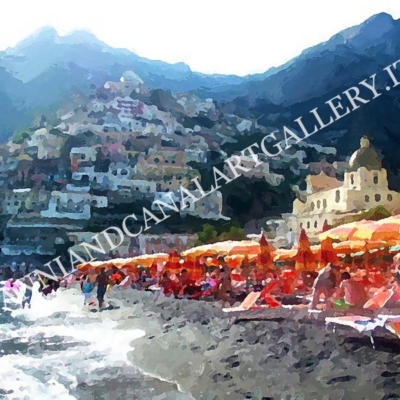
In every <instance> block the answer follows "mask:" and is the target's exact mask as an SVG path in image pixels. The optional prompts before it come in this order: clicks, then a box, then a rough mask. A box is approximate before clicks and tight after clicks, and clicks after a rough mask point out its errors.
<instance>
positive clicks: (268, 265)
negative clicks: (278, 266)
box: [257, 235, 275, 272]
mask: <svg viewBox="0 0 400 400" xmlns="http://www.w3.org/2000/svg"><path fill="white" fill-rule="evenodd" d="M257 266H258V267H259V268H260V269H262V270H263V271H264V272H268V271H273V270H274V269H275V266H274V263H273V256H272V248H271V246H270V245H269V244H268V242H267V239H266V238H265V236H264V235H261V239H260V254H259V255H258V257H257Z"/></svg>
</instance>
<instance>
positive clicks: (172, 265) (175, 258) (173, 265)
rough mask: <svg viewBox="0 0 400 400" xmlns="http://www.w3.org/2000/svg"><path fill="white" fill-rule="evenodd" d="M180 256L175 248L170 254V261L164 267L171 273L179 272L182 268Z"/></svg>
mask: <svg viewBox="0 0 400 400" xmlns="http://www.w3.org/2000/svg"><path fill="white" fill-rule="evenodd" d="M179 261H180V257H179V254H178V252H177V251H176V250H175V251H174V252H173V253H170V254H169V257H168V261H167V263H166V264H165V267H164V269H165V270H167V271H168V272H169V273H170V274H175V275H177V274H179V272H181V269H182V265H181V264H180V263H179Z"/></svg>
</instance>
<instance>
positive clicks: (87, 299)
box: [82, 277, 94, 305]
mask: <svg viewBox="0 0 400 400" xmlns="http://www.w3.org/2000/svg"><path fill="white" fill-rule="evenodd" d="M93 288H94V283H92V282H91V281H90V278H89V277H87V278H86V281H85V282H84V283H83V286H82V292H83V297H84V301H83V305H86V304H87V305H90V304H91V303H92V302H91V297H92V291H93Z"/></svg>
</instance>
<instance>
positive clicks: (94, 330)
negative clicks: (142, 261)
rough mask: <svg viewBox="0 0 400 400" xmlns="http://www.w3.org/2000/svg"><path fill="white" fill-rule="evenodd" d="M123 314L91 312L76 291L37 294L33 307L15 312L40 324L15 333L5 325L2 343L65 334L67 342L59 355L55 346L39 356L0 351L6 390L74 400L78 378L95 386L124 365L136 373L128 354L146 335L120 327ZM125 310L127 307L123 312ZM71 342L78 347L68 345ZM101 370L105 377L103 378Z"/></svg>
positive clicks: (21, 395) (1, 328)
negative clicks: (47, 296) (100, 373)
mask: <svg viewBox="0 0 400 400" xmlns="http://www.w3.org/2000/svg"><path fill="white" fill-rule="evenodd" d="M119 311H120V310H115V311H105V312H102V313H91V312H89V310H88V309H85V307H84V306H83V295H82V293H81V292H80V291H79V290H77V289H68V290H58V291H57V293H56V297H55V298H54V299H52V300H48V299H46V298H44V297H43V296H42V295H41V294H40V293H38V292H37V293H33V295H32V308H31V309H19V310H16V311H13V312H12V315H13V316H14V317H15V318H17V319H28V320H30V321H35V324H34V325H29V326H23V327H21V328H19V329H10V328H11V326H10V324H7V325H0V337H1V339H2V340H4V339H8V340H16V339H18V340H19V341H20V342H22V343H35V342H38V341H39V340H43V341H45V342H47V339H48V338H51V337H54V336H60V337H62V338H64V341H63V342H62V343H60V346H63V348H62V349H61V350H55V351H54V350H51V348H50V350H44V351H43V353H40V354H39V355H30V354H20V353H16V354H8V355H2V354H1V353H0V356H1V357H0V380H1V382H2V385H1V386H2V389H3V390H7V391H8V390H13V391H14V393H13V394H9V395H7V396H8V397H7V398H8V399H18V400H19V399H39V398H40V399H43V400H47V399H49V400H54V399H55V398H56V399H61V400H70V399H73V398H74V397H72V396H71V395H70V394H69V391H70V390H72V389H74V388H76V387H77V385H78V383H79V382H78V380H80V381H84V382H85V383H87V384H92V383H95V382H97V381H99V380H101V379H103V378H104V373H105V372H104V371H107V370H109V369H110V367H113V366H114V367H123V369H124V375H127V374H129V373H132V374H134V373H136V368H135V367H134V366H133V365H132V364H131V363H130V362H129V360H128V353H129V352H130V351H132V350H133V348H132V346H131V342H132V341H133V340H134V339H137V338H139V337H142V336H144V335H145V332H144V331H143V330H140V329H130V330H122V329H118V328H117V325H118V323H119V321H118V315H120V314H118V312H119ZM125 311H127V309H126V308H124V309H122V311H121V312H125ZM60 312H61V313H62V314H59V313H60ZM41 338H42V339H41ZM71 342H73V343H74V346H68V343H71ZM76 342H78V344H76ZM57 345H58V344H57V343H55V344H54V346H57ZM98 371H102V374H103V375H102V376H99V374H98ZM110 373H111V372H110Z"/></svg>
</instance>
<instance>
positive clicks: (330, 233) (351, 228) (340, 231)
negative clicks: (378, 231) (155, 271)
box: [319, 221, 372, 242]
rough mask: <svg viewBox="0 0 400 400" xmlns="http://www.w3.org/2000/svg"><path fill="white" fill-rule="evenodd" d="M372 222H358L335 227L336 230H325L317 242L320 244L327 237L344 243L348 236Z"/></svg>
mask: <svg viewBox="0 0 400 400" xmlns="http://www.w3.org/2000/svg"><path fill="white" fill-rule="evenodd" d="M371 222H372V221H358V222H351V223H349V224H344V225H340V226H337V227H336V228H332V229H329V230H327V231H326V232H322V233H321V234H320V235H319V240H320V241H321V242H322V241H323V240H325V239H326V238H327V237H330V238H331V239H333V240H339V241H345V240H348V238H349V236H350V235H351V234H352V233H354V232H355V231H356V230H357V229H359V228H360V226H362V225H364V224H369V223H371Z"/></svg>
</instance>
